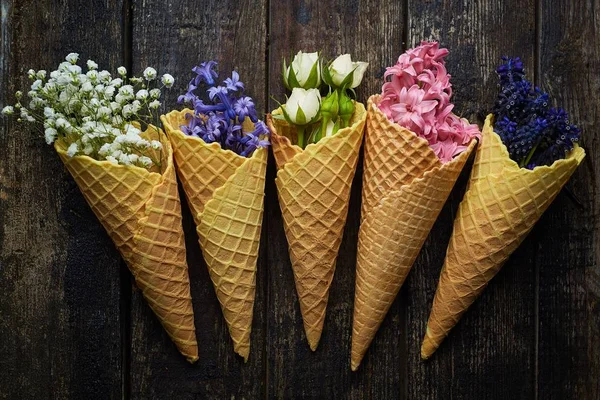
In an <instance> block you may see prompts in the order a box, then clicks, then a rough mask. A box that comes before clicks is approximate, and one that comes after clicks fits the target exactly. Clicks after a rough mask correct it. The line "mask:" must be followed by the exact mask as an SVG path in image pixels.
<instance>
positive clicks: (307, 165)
mask: <svg viewBox="0 0 600 400" xmlns="http://www.w3.org/2000/svg"><path fill="white" fill-rule="evenodd" d="M278 113H280V110H277V111H275V112H274V113H273V114H274V115H275V114H278ZM365 121H366V111H365V108H364V106H363V105H362V104H361V103H358V102H357V103H355V111H354V115H353V117H352V120H351V121H350V126H349V127H348V128H344V129H340V130H339V131H338V132H337V133H336V134H335V135H333V136H329V137H325V138H323V139H321V140H320V141H319V142H318V143H315V144H309V145H308V146H306V148H305V149H304V150H302V149H301V148H300V147H298V146H296V145H292V143H291V142H290V138H292V140H293V138H294V137H295V132H294V128H293V127H291V126H289V125H288V124H287V123H286V122H285V121H284V120H282V119H278V118H272V117H270V116H269V118H267V122H268V123H269V126H270V129H271V135H272V143H273V154H274V155H275V161H276V163H277V169H278V171H277V178H276V179H275V183H276V185H277V193H278V197H279V205H280V206H281V213H282V215H283V224H284V228H285V234H286V237H287V240H288V247H289V251H290V259H291V262H292V269H293V271H294V279H295V282H296V291H297V292H298V300H299V302H300V311H301V312H302V319H303V321H304V330H305V333H306V338H307V340H308V343H309V345H310V348H311V349H312V350H313V351H314V350H316V349H317V346H318V344H319V340H320V338H321V333H322V332H323V323H324V321H325V312H326V308H327V300H328V298H329V287H330V286H331V281H332V279H333V274H334V271H335V262H336V258H337V255H338V250H339V248H340V244H341V242H342V236H343V231H344V225H345V224H346V216H347V215H348V202H349V199H350V188H351V186H352V179H353V178H354V173H355V172H356V165H357V162H358V154H359V151H360V146H361V143H362V137H363V129H364V126H365ZM284 135H285V136H284Z"/></svg>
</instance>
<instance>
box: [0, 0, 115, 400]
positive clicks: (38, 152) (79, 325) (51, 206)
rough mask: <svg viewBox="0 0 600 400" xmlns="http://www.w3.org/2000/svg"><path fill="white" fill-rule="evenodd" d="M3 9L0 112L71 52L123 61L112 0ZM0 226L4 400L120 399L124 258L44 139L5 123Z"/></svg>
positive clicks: (0, 146) (0, 138)
mask: <svg viewBox="0 0 600 400" xmlns="http://www.w3.org/2000/svg"><path fill="white" fill-rule="evenodd" d="M0 10H1V11H0V13H1V14H0V24H1V32H2V45H1V48H0V79H1V80H2V84H1V88H2V90H1V94H0V96H1V98H0V104H2V105H5V104H7V103H9V102H10V103H13V102H14V97H13V93H14V92H15V91H16V90H18V89H21V90H24V91H25V92H26V91H27V88H28V86H29V85H30V84H31V82H29V81H28V79H27V78H26V75H27V70H28V69H29V68H34V69H36V70H37V69H47V70H48V71H52V70H53V69H54V68H55V67H56V66H57V65H58V63H59V62H61V61H62V60H63V59H64V57H65V56H66V54H67V53H68V52H71V51H74V52H79V53H80V54H81V58H82V59H83V60H84V61H85V60H87V59H88V58H93V59H94V60H96V61H97V62H98V63H99V64H100V65H101V66H102V67H106V68H112V69H115V68H116V67H117V65H118V64H119V63H120V62H121V57H122V53H121V52H120V48H121V47H120V46H121V26H120V21H121V4H120V3H118V2H116V1H96V0H94V1H89V2H85V3H81V2H77V1H50V0H47V1H19V2H17V1H2V2H0ZM100 20H102V21H106V22H105V23H104V24H102V25H99V24H97V23H96V21H100ZM100 36H102V37H103V38H104V39H103V40H102V41H98V40H97V39H96V38H97V37H100ZM0 221H1V224H0V293H1V295H0V338H2V339H0V371H1V372H0V398H7V399H14V398H46V397H52V398H71V397H72V398H90V397H96V396H97V397H100V398H120V397H121V365H120V363H121V336H120V326H119V324H120V322H119V321H120V319H119V302H120V284H119V282H120V278H119V275H120V257H119V255H118V253H117V252H116V250H115V249H114V247H113V245H112V243H111V241H110V239H109V238H108V236H107V234H106V233H105V231H104V229H103V228H102V226H101V225H100V223H99V222H98V221H97V219H96V218H95V216H94V214H93V213H92V211H91V209H90V208H89V207H88V205H87V204H86V202H85V200H84V199H83V197H82V195H81V194H80V192H79V190H78V188H77V186H76V184H75V182H74V181H73V180H72V178H71V177H70V176H69V174H68V172H67V171H66V170H65V168H64V167H63V165H62V163H61V162H60V160H59V158H58V156H57V155H56V153H55V151H54V149H53V148H52V147H50V146H48V145H46V143H45V141H44V137H43V133H38V131H36V130H34V129H33V127H32V126H27V125H19V124H17V123H16V121H14V122H11V121H8V120H6V119H4V118H0Z"/></svg>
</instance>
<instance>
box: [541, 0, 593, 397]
mask: <svg viewBox="0 0 600 400" xmlns="http://www.w3.org/2000/svg"><path fill="white" fill-rule="evenodd" d="M540 7H541V13H540V15H541V32H540V37H541V51H540V68H541V75H540V77H541V79H540V84H541V85H542V87H543V88H544V89H545V90H546V91H548V92H549V93H550V96H551V98H553V99H554V100H555V105H556V104H557V105H559V106H562V107H564V108H565V109H566V110H567V111H568V112H569V114H570V116H571V120H572V121H575V123H577V124H578V125H579V126H580V128H581V129H582V131H583V139H582V144H583V146H584V148H585V150H586V152H587V157H586V159H585V160H584V162H583V164H582V165H580V167H579V169H578V170H577V171H576V172H575V174H574V175H573V177H572V178H571V181H570V182H569V183H568V184H567V187H566V188H567V189H566V190H563V191H562V193H561V194H560V195H559V196H558V197H557V199H556V200H555V202H554V204H553V205H552V206H551V207H550V208H549V209H548V211H547V212H546V214H545V215H544V217H543V218H542V219H541V221H540V222H539V224H538V228H539V240H540V242H539V246H538V249H537V250H538V269H539V359H538V363H539V378H538V390H539V398H540V399H566V398H571V399H598V398H600V383H599V382H600V343H599V342H598V337H600V307H599V306H598V304H599V300H600V266H599V262H600V258H599V254H600V253H599V250H600V238H599V237H598V227H599V225H600V219H599V217H600V201H599V200H598V197H597V196H598V187H599V186H598V185H599V184H600V163H599V160H598V152H599V151H600V147H599V144H598V129H599V127H600V126H599V125H598V119H599V117H600V96H599V95H598V89H599V87H600V86H599V83H598V69H599V68H600V50H599V49H598V43H599V40H600V33H598V30H597V25H598V23H599V22H600V16H599V15H598V12H597V7H598V4H595V3H594V2H587V1H560V2H556V1H542V2H541V5H540ZM567 191H570V192H571V193H573V195H574V196H575V197H573V196H569V193H568V192H567Z"/></svg>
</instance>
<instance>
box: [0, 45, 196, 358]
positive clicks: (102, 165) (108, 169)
mask: <svg viewBox="0 0 600 400" xmlns="http://www.w3.org/2000/svg"><path fill="white" fill-rule="evenodd" d="M78 61H79V54H77V53H70V54H68V55H67V56H66V58H65V61H63V62H61V63H60V64H59V66H58V68H57V69H56V70H54V71H52V72H50V73H49V74H48V73H47V72H46V70H39V71H34V70H33V69H31V70H29V71H28V77H29V79H30V80H31V81H33V83H32V85H31V90H30V91H29V92H28V93H27V97H29V98H30V99H31V100H30V102H29V103H28V104H27V105H24V104H22V102H21V100H22V98H23V93H22V92H21V91H18V92H17V93H16V95H15V97H16V99H17V103H16V104H15V105H14V106H6V107H5V108H4V109H3V110H2V114H4V115H11V114H14V113H15V110H16V111H17V112H18V113H19V115H20V119H19V120H18V121H19V122H32V123H33V122H37V123H38V125H37V126H38V127H40V126H43V129H44V137H45V139H46V142H47V143H48V144H53V145H54V148H55V149H56V151H57V152H58V154H59V156H60V158H61V160H62V161H63V163H64V164H65V166H66V167H67V169H68V170H69V172H70V173H71V175H72V176H73V178H74V179H75V182H77V185H78V186H79V188H80V189H81V192H82V193H83V195H84V197H85V199H86V200H87V202H88V203H89V205H90V206H91V207H92V210H93V211H94V213H95V214H96V216H97V217H98V219H99V220H100V222H101V223H102V225H103V226H104V228H105V229H106V231H107V232H108V234H109V235H110V237H111V238H112V240H113V241H114V243H115V245H116V246H117V248H118V249H119V252H120V253H121V255H122V256H123V258H124V260H125V262H126V263H127V265H128V266H129V269H130V271H131V272H132V274H133V275H134V277H135V280H136V283H137V285H138V287H139V288H140V289H141V290H142V293H143V294H144V298H145V299H146V300H147V301H148V304H149V305H150V307H151V308H152V310H153V311H154V313H155V314H156V316H157V317H158V319H159V321H160V322H161V324H162V325H163V327H164V328H165V330H166V331H167V333H168V334H169V336H170V337H171V339H172V340H173V342H175V345H176V346H177V348H178V349H179V351H180V352H181V353H182V354H183V355H184V356H185V357H186V358H187V359H188V361H190V362H194V361H196V360H197V359H198V345H197V343H196V335H195V327H194V313H193V310H192V301H191V296H190V283H189V277H188V268H187V263H186V258H185V256H186V253H185V243H184V238H183V230H182V227H181V206H180V202H179V193H178V191H177V180H176V176H175V169H174V168H175V167H174V164H173V152H172V149H171V146H170V144H169V142H168V140H167V138H166V136H165V135H164V133H163V132H162V131H161V130H160V129H158V128H156V127H154V126H152V125H151V124H150V122H151V121H152V120H154V118H156V120H157V119H158V115H156V114H157V112H156V110H157V109H158V107H159V106H160V101H158V99H159V98H160V96H161V89H163V88H170V87H171V86H172V85H173V82H174V79H173V77H172V76H171V75H169V74H164V75H163V76H162V77H161V78H160V79H158V75H157V71H156V70H155V69H154V68H152V67H148V68H146V69H145V70H144V73H143V76H139V77H136V76H132V77H130V78H128V77H127V70H126V69H125V67H119V68H118V69H117V73H118V76H117V77H114V78H113V76H112V75H111V73H110V72H108V71H106V70H101V71H99V70H98V64H97V63H96V62H94V61H93V60H88V61H87V63H86V66H87V69H88V71H87V72H85V73H84V71H83V69H82V67H80V66H79V65H78ZM161 84H162V86H160V85H161ZM141 123H144V124H146V125H147V126H148V129H147V130H146V131H145V132H142V131H141V129H140V125H141ZM156 139H158V140H156Z"/></svg>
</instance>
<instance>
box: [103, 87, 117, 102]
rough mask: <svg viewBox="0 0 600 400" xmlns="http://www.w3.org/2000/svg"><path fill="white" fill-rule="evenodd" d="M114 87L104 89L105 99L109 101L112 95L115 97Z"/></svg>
mask: <svg viewBox="0 0 600 400" xmlns="http://www.w3.org/2000/svg"><path fill="white" fill-rule="evenodd" d="M115 90H116V89H115V87H114V86H107V87H105V88H104V98H105V99H111V98H112V97H113V96H114V95H115Z"/></svg>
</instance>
